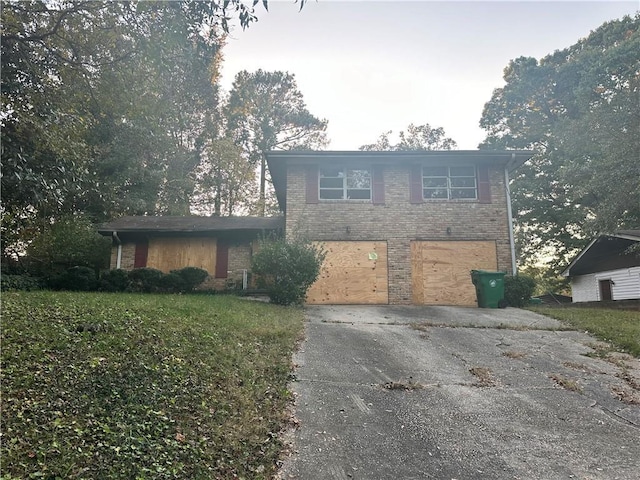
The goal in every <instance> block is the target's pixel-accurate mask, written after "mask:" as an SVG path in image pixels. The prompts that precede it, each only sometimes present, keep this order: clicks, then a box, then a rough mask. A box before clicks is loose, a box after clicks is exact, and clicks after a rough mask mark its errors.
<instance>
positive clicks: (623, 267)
mask: <svg viewBox="0 0 640 480" xmlns="http://www.w3.org/2000/svg"><path fill="white" fill-rule="evenodd" d="M639 243H640V230H621V231H619V232H617V233H613V234H609V235H600V236H599V237H598V238H596V239H594V240H593V241H592V242H591V243H590V244H589V245H587V247H586V248H585V249H584V250H582V252H580V254H579V255H578V256H577V257H576V258H575V259H574V260H573V262H571V264H570V265H569V266H568V267H567V268H566V269H565V271H564V272H562V275H563V276H565V277H570V278H571V291H572V296H573V301H574V302H598V301H609V300H632V299H640V251H634V252H631V251H630V247H633V246H634V245H638V244H639Z"/></svg>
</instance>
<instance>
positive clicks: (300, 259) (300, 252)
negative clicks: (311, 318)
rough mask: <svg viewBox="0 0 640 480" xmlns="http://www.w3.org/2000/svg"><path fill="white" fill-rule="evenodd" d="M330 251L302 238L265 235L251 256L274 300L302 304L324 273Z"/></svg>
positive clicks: (272, 300)
mask: <svg viewBox="0 0 640 480" xmlns="http://www.w3.org/2000/svg"><path fill="white" fill-rule="evenodd" d="M325 256H326V252H325V251H324V250H323V249H322V247H320V246H318V245H316V244H313V243H310V242H308V241H306V240H304V239H302V238H291V239H289V240H286V239H284V238H280V239H264V240H263V241H261V242H260V248H259V250H258V252H257V253H256V254H255V255H254V256H253V258H252V260H251V264H252V266H251V268H252V271H253V273H255V274H256V275H258V276H259V284H261V285H262V286H264V287H265V288H266V289H267V293H268V295H269V298H270V299H271V302H272V303H275V304H277V305H292V304H293V305H300V304H302V303H304V300H305V298H306V295H307V291H308V290H309V288H310V287H311V285H313V283H314V282H315V281H316V279H317V278H318V276H319V275H320V268H321V267H322V263H323V262H324V259H325Z"/></svg>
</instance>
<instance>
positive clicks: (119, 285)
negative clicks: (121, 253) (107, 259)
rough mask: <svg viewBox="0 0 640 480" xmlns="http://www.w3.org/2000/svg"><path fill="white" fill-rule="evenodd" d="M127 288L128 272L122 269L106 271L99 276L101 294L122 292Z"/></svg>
mask: <svg viewBox="0 0 640 480" xmlns="http://www.w3.org/2000/svg"><path fill="white" fill-rule="evenodd" d="M128 287H129V272H127V271H126V270H122V269H117V270H106V271H104V272H102V274H101V275H100V281H99V284H98V289H99V290H100V291H101V292H124V291H126V290H127V288H128Z"/></svg>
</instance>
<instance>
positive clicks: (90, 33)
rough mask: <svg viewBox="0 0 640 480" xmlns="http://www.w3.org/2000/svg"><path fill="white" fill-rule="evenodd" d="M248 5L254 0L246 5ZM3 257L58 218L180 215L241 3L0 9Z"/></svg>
mask: <svg viewBox="0 0 640 480" xmlns="http://www.w3.org/2000/svg"><path fill="white" fill-rule="evenodd" d="M254 5H255V4H254ZM1 16H2V26H3V28H2V39H1V48H2V51H1V61H2V108H1V111H0V122H1V124H2V139H1V140H2V192H1V193H2V207H1V212H2V255H3V256H7V255H9V254H10V253H12V252H13V254H15V252H19V251H20V250H21V249H22V250H23V249H24V248H23V245H22V246H21V243H25V242H26V243H28V242H29V241H30V239H31V238H33V236H34V235H36V234H37V233H38V231H40V230H42V229H44V228H47V226H48V225H49V224H50V223H51V222H52V221H55V219H56V218H59V217H61V216H64V215H68V214H74V213H77V212H83V213H85V214H87V215H89V216H90V218H91V219H93V220H95V221H102V220H105V219H108V218H112V217H114V216H118V215H122V214H134V215H135V214H156V213H168V214H188V213H189V208H190V201H191V197H192V195H193V190H194V187H195V181H196V179H195V175H194V170H195V168H196V167H197V165H199V164H200V162H201V160H202V156H203V154H204V149H205V148H206V146H207V145H208V140H209V139H211V138H217V137H218V136H219V132H218V130H220V124H221V118H220V112H219V99H218V85H217V78H218V77H217V75H218V66H219V62H220V48H221V46H222V45H223V43H224V34H225V30H226V28H227V22H228V21H229V20H230V19H231V18H232V17H234V16H236V17H237V18H238V19H239V22H240V24H241V26H242V27H246V26H248V25H249V24H250V23H251V22H252V21H255V15H254V13H253V7H252V6H248V5H245V4H244V3H243V2H241V1H240V0H224V1H223V0H210V1H195V0H183V1H176V2H160V1H133V2H107V1H82V0H63V1H59V2H49V1H46V0H33V1H25V2H3V5H2V11H1Z"/></svg>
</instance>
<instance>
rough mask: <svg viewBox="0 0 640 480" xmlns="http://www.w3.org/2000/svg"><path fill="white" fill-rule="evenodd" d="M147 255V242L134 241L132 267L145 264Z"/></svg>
mask: <svg viewBox="0 0 640 480" xmlns="http://www.w3.org/2000/svg"><path fill="white" fill-rule="evenodd" d="M148 255H149V242H148V241H147V240H142V241H140V242H137V243H136V252H135V254H134V256H133V268H143V267H146V266H147V256H148Z"/></svg>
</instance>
